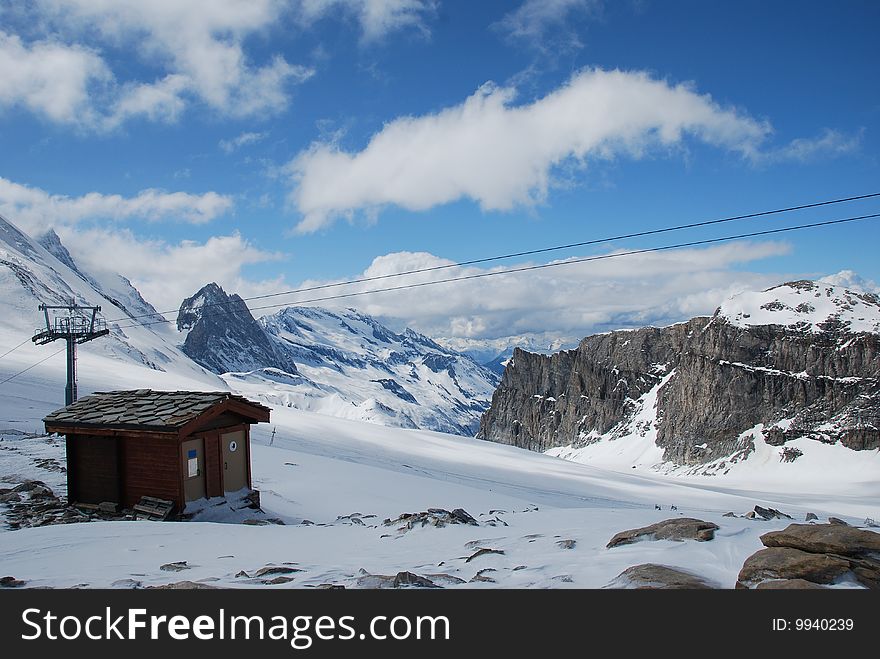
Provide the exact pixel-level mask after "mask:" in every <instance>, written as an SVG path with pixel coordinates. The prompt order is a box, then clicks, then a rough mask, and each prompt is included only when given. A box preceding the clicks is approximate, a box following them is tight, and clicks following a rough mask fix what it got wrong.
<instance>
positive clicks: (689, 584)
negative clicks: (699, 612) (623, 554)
mask: <svg viewBox="0 0 880 659" xmlns="http://www.w3.org/2000/svg"><path fill="white" fill-rule="evenodd" d="M605 588H612V589H629V588H632V589H639V590H710V589H712V588H715V586H713V585H712V584H710V583H709V582H708V581H706V580H705V579H703V578H702V577H700V576H698V575H695V574H690V573H689V572H684V571H683V570H680V569H678V568H672V567H669V566H667V565H657V564H655V563H645V564H643V565H633V566H632V567H630V568H627V569H626V570H624V571H623V572H621V573H620V574H619V575H617V576H616V577H615V578H614V580H613V581H612V582H611V583H609V584H608V585H607V586H605Z"/></svg>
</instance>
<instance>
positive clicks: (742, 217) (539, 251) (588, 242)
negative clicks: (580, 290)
mask: <svg viewBox="0 0 880 659" xmlns="http://www.w3.org/2000/svg"><path fill="white" fill-rule="evenodd" d="M875 197H880V192H872V193H870V194H863V195H857V196H854V197H843V198H840V199H830V200H827V201H818V202H814V203H811V204H801V205H800V206H788V207H786V208H776V209H774V210H769V211H759V212H756V213H747V214H745V215H734V216H730V217H723V218H720V219H715V220H703V221H700V222H691V223H689V224H678V225H675V226H671V227H662V228H659V229H648V230H646V231H637V232H634V233H626V234H620V235H617V236H609V237H606V238H595V239H592V240H583V241H579V242H574V243H567V244H565V245H554V246H551V247H541V248H537V249H530V250H525V251H521V252H511V253H509V254H500V255H498V256H487V257H483V258H478V259H471V260H469V261H458V262H456V263H444V264H442V265H434V266H429V267H426V268H416V269H413V270H405V271H403V272H392V273H389V274H384V275H373V276H370V277H359V278H358V279H350V280H348V281H340V282H332V283H328V284H317V285H315V286H306V287H301V288H295V289H291V290H287V291H278V292H276V293H265V294H263V295H254V296H251V297H245V298H242V300H244V301H245V302H251V301H255V300H265V299H269V298H273V297H280V296H283V295H295V294H297V293H310V292H313V291H319V290H326V289H329V288H338V287H340V286H350V285H353V284H365V283H368V282H372V281H380V280H384V279H391V278H396V277H405V276H408V275H417V274H422V273H426V272H436V271H438V270H447V269H449V268H461V267H465V266H469V265H479V264H482V263H491V262H493V261H502V260H506V259H513V258H519V257H523V256H534V255H536V254H547V253H549V252H557V251H562V250H566V249H574V248H575V247H588V246H592V245H601V244H603V243H610V242H614V241H617V240H628V239H630V238H643V237H645V236H653V235H658V234H662V233H670V232H673V231H683V230H685V229H696V228H699V227H707V226H712V225H715V224H724V223H727V222H737V221H741V220H749V219H755V218H759V217H767V216H769V215H780V214H782V213H791V212H794V211H800V210H806V209H809V208H820V207H823V206H831V205H833V204H843V203H847V202H852V201H861V200H864V199H871V198H875ZM226 304H228V303H226V302H212V303H209V304H206V305H203V307H202V308H204V307H210V306H225V305H226ZM178 311H179V309H169V310H168V311H160V312H157V313H159V314H160V315H165V314H172V313H178ZM155 315H156V314H140V315H134V316H126V317H125V318H114V319H111V320H108V321H107V322H108V323H115V322H121V321H128V320H137V319H138V318H150V317H155ZM156 322H161V321H156ZM151 324H153V323H144V325H151Z"/></svg>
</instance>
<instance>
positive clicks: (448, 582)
mask: <svg viewBox="0 0 880 659" xmlns="http://www.w3.org/2000/svg"><path fill="white" fill-rule="evenodd" d="M425 577H426V578H427V579H430V580H431V581H433V582H434V583H435V584H437V585H438V586H457V585H458V584H463V583H467V582H466V581H465V580H464V579H462V578H461V577H456V576H455V575H453V574H446V573H445V572H440V573H436V574H426V575H425Z"/></svg>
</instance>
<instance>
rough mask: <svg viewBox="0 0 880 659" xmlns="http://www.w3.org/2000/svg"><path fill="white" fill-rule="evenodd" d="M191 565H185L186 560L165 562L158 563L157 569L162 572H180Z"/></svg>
mask: <svg viewBox="0 0 880 659" xmlns="http://www.w3.org/2000/svg"><path fill="white" fill-rule="evenodd" d="M190 568H192V566H191V565H187V564H186V561H175V562H174V563H165V565H160V566H159V569H160V570H162V571H163V572H180V571H181V570H189V569H190Z"/></svg>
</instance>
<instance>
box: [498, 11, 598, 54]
mask: <svg viewBox="0 0 880 659" xmlns="http://www.w3.org/2000/svg"><path fill="white" fill-rule="evenodd" d="M601 5H602V2H601V0H525V2H523V3H522V4H521V5H520V6H519V7H517V8H516V9H515V10H513V11H512V12H510V13H508V14H506V15H505V16H504V17H503V18H502V19H501V20H500V21H499V22H498V23H497V24H496V27H497V28H499V29H501V30H503V31H504V32H506V33H507V34H508V35H510V36H511V37H513V38H515V39H523V40H526V41H529V42H531V43H532V44H533V45H541V41H542V40H543V38H544V35H545V34H546V32H547V31H548V30H549V29H550V28H556V27H560V26H565V23H566V21H567V20H568V19H569V18H570V17H571V15H572V14H574V13H576V12H580V13H589V12H595V11H597V10H598V9H599V8H600V7H601ZM570 42H571V40H570Z"/></svg>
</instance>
